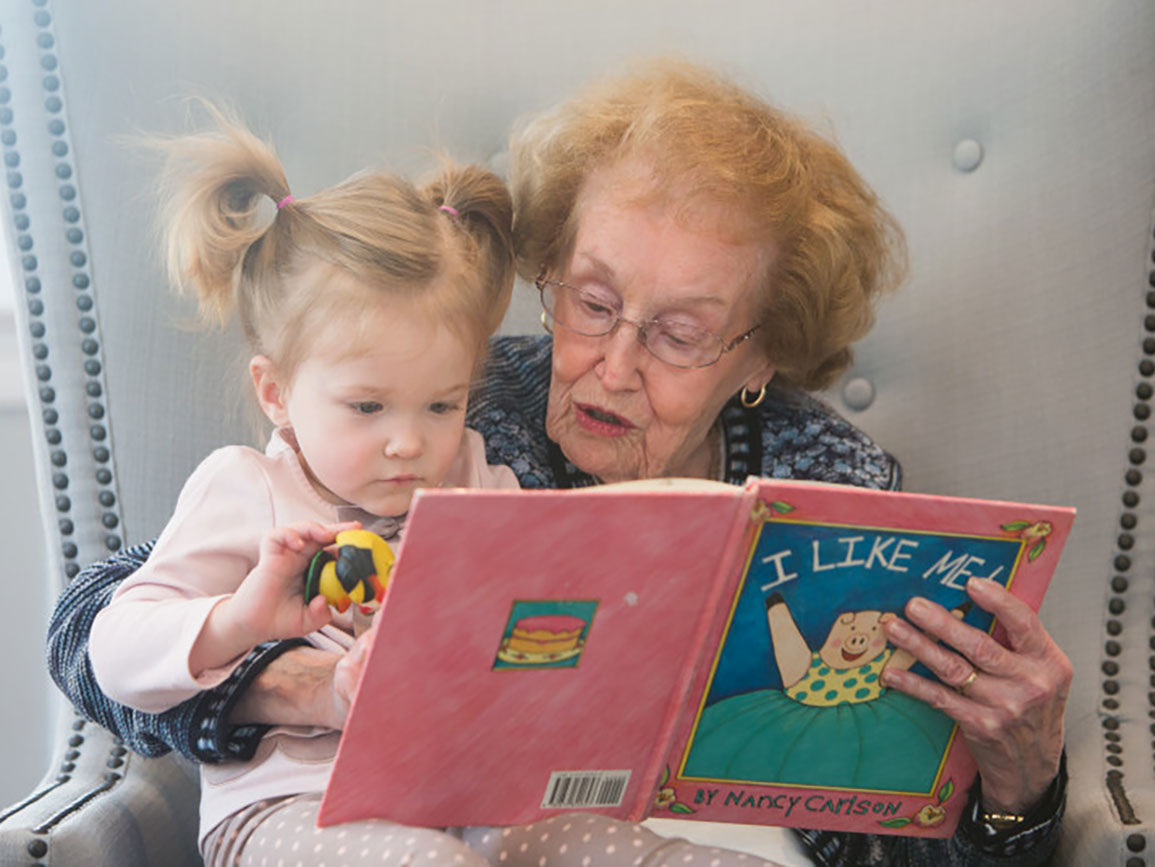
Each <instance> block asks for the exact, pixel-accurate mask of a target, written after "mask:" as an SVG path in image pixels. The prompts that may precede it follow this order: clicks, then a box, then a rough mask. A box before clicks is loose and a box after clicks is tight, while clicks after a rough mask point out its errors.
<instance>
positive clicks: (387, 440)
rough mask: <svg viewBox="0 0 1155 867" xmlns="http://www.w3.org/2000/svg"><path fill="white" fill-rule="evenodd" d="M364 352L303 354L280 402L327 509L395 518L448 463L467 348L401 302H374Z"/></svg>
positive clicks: (457, 429)
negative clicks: (348, 507) (343, 507)
mask: <svg viewBox="0 0 1155 867" xmlns="http://www.w3.org/2000/svg"><path fill="white" fill-rule="evenodd" d="M366 316H372V317H374V318H375V319H376V320H377V321H376V323H375V324H376V328H375V329H373V330H370V331H369V332H368V333H371V334H374V336H375V340H374V343H373V346H372V347H370V348H368V349H367V350H365V351H362V352H358V353H356V354H352V355H349V356H348V357H345V358H332V357H327V356H325V355H314V356H306V358H305V359H304V361H302V363H301V364H300V366H299V367H298V368H297V371H296V374H295V376H294V378H293V381H292V383H291V385H290V387H289V389H288V395H287V398H286V399H285V400H284V407H285V412H286V420H285V421H284V422H278V420H277V419H276V418H274V419H273V421H274V422H276V423H280V424H285V423H287V424H289V425H291V426H292V428H293V431H294V433H295V434H296V439H297V443H298V445H299V446H300V450H301V452H300V454H301V463H302V465H303V466H304V467H305V472H306V474H308V475H309V477H310V480H311V481H312V482H313V485H314V487H316V488H317V490H318V492H319V493H320V494H321V495H322V496H323V497H325V499H327V500H329V501H330V502H333V503H337V504H347V503H351V504H353V505H355V506H359V507H360V508H362V509H364V510H365V511H367V512H371V513H373V514H375V515H402V514H404V513H405V512H407V511H408V510H409V503H410V500H412V498H413V492H414V491H416V490H417V489H418V488H431V487H437V486H438V485H440V484H441V483H442V481H444V479H445V476H446V474H447V473H448V472H449V468H450V465H451V464H452V463H453V460H454V458H455V457H457V454H458V450H459V448H460V445H461V439H462V436H463V432H464V428H465V404H466V399H467V397H468V395H469V384H470V379H471V374H472V372H473V366H474V357H473V350H472V348H470V347H469V346H467V345H466V344H465V343H464V342H463V341H462V340H461V339H460V338H458V337H457V336H456V335H455V334H454V333H453V332H452V331H450V330H449V329H448V328H446V327H445V326H444V325H442V324H441V323H438V322H434V321H432V320H431V319H430V318H429V317H428V316H425V315H419V314H416V313H415V312H414V311H413V310H412V308H411V307H409V306H408V305H406V304H405V303H404V302H402V301H396V302H393V301H390V302H386V303H384V304H382V303H380V302H376V303H375V304H374V311H373V312H372V313H367V314H366Z"/></svg>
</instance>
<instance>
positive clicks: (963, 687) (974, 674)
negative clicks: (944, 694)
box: [955, 668, 979, 695]
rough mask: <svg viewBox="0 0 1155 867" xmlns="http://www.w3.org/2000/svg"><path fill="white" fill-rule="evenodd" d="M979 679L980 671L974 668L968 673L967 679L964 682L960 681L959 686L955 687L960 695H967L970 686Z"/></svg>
mask: <svg viewBox="0 0 1155 867" xmlns="http://www.w3.org/2000/svg"><path fill="white" fill-rule="evenodd" d="M978 679H979V673H978V671H976V670H975V669H973V668H972V669H971V673H970V674H968V675H967V679H966V680H964V681H963V682H962V683H960V684H959V685H958V686H956V687H955V689H956V690H958V692H959V695H966V694H967V688H968V687H970V685H971V684H972V683H974V682H975V681H976V680H978Z"/></svg>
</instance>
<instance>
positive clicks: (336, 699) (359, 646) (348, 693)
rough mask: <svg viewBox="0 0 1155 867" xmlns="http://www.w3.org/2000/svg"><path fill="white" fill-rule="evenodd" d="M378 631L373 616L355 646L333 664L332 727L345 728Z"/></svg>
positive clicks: (375, 619) (354, 643)
mask: <svg viewBox="0 0 1155 867" xmlns="http://www.w3.org/2000/svg"><path fill="white" fill-rule="evenodd" d="M376 631H377V618H376V617H374V618H373V623H372V625H371V626H370V627H369V628H368V629H367V630H365V632H363V633H362V634H361V635H359V636H357V640H356V641H354V642H353V646H352V647H350V648H349V650H348V651H347V652H346V653H345V654H344V655H343V656H342V657H341V658H340V659H338V660H337V664H336V665H335V666H333V712H334V717H333V720H332V721H331V722H330V725H331V726H332V728H339V729H343V728H344V727H345V720H346V719H347V718H348V716H349V707H350V705H352V704H353V696H354V695H356V693H357V684H359V683H360V682H361V674H362V672H363V671H364V670H365V661H366V660H367V659H368V654H369V642H371V641H372V640H373V635H374V634H376Z"/></svg>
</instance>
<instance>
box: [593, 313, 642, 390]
mask: <svg viewBox="0 0 1155 867" xmlns="http://www.w3.org/2000/svg"><path fill="white" fill-rule="evenodd" d="M602 348H603V352H602V358H601V361H600V362H599V363H598V365H597V367H596V368H595V371H596V373H597V375H598V378H599V379H600V380H601V382H602V385H603V386H604V387H605V388H606V389H607V390H609V391H628V390H631V389H636V388H638V387H639V386H640V385H641V370H640V365H641V363H642V357H643V356H644V355H646V354H647V350H646V348H645V346H643V345H642V339H641V332H640V331H639V330H638V326H637V325H634V324H633V323H632V322H630V321H628V320H625V319H623V320H621V321H620V322H618V325H617V327H616V328H615V329H614V330H613V331H611V332H610V333H609V334H607V335H606V336H605V337H603V338H602Z"/></svg>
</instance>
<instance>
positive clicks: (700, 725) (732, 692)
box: [653, 480, 1074, 837]
mask: <svg viewBox="0 0 1155 867" xmlns="http://www.w3.org/2000/svg"><path fill="white" fill-rule="evenodd" d="M747 489H748V490H749V491H753V492H755V493H756V502H755V503H754V504H753V509H754V517H755V518H756V521H755V522H754V523H753V524H750V525H749V531H748V532H747V534H746V536H745V538H744V539H743V540H742V541H741V542H740V543H739V544H740V548H741V551H742V553H741V556H740V557H738V558H736V560H737V562H738V565H737V567H736V568H734V569H733V570H732V572H733V574H732V576H731V580H730V581H729V583H728V586H727V587H726V589H725V592H724V593H723V594H722V599H721V600H720V612H719V616H718V617H717V618H715V620H714V621H713V623H712V624H711V627H710V629H709V635H708V637H707V640H706V642H705V645H704V648H705V649H704V652H703V658H702V660H701V664H700V665H699V666H698V667H697V670H696V672H695V674H694V676H693V679H692V684H691V687H690V691H689V696H688V700H687V702H686V704H685V706H684V712H683V713H682V714H681V716H680V718H679V720H678V722H677V723H676V725H675V730H674V736H673V741H672V744H671V748H670V750H669V752H668V754H667V758H666V760H665V762H664V766H663V767H662V769H661V771H660V773H659V778H658V782H657V790H656V793H655V799H654V809H653V813H654V815H657V816H666V817H679V818H686V819H704V820H713V821H725V822H741V823H748V824H770V825H790V826H797V827H805V828H824V829H832V830H844V831H856V832H865V833H892V834H903V835H913V836H927V837H941V836H949V835H950V834H951V833H953V830H954V827H955V825H956V824H957V822H958V818H959V815H960V813H961V811H962V809H963V807H964V806H965V804H966V799H967V791H968V789H969V787H970V784H971V782H972V780H973V779H974V775H975V764H974V761H973V759H972V758H971V756H970V754H969V753H968V751H967V749H966V746H965V743H964V742H963V739H962V737H961V736H960V735H959V733H958V730H957V727H956V726H955V725H954V724H953V722H952V721H951V720H950V719H949V718H948V717H946V716H945V715H943V714H941V713H940V712H938V711H936V710H934V709H932V708H930V707H929V706H927V705H925V704H922V703H921V702H918V701H916V700H914V699H911V698H909V697H907V696H906V695H904V694H902V693H899V692H897V691H896V690H886V689H885V688H883V687H881V685H880V683H879V682H878V675H879V673H880V672H881V671H882V669H883V668H884V667H885V666H886V665H888V664H903V659H902V654H899V653H896V652H895V649H894V648H893V646H890V645H888V644H887V643H886V639H885V637H884V636H883V635H882V633H881V630H880V621H881V620H882V619H883V618H884V617H886V616H887V614H888V612H895V613H899V612H901V611H902V609H903V606H904V604H905V603H906V601H907V600H908V599H909V598H910V597H912V596H914V595H921V596H924V597H927V598H930V599H932V600H934V601H936V602H939V603H940V604H942V605H943V606H944V607H946V608H947V609H950V610H952V611H954V612H955V613H956V616H959V617H961V618H962V619H963V620H965V622H967V623H969V624H971V625H974V626H976V627H978V628H980V629H983V630H988V631H991V632H993V634H994V637H995V638H996V639H998V640H1002V641H1004V643H1005V635H1002V634H1001V629H1000V627H999V626H998V625H997V624H994V623H992V617H991V615H989V614H987V613H986V612H984V611H982V610H981V609H979V608H978V607H977V606H968V605H967V602H968V599H969V597H967V595H966V592H965V590H964V585H965V582H966V579H967V577H968V576H971V575H975V576H979V577H984V578H991V579H992V580H994V581H997V582H998V583H1000V584H1002V585H1004V586H1006V587H1008V588H1009V589H1010V591H1011V592H1012V593H1014V594H1015V595H1016V596H1019V597H1020V598H1022V599H1024V600H1025V601H1026V602H1027V603H1028V604H1030V606H1031V607H1032V608H1033V609H1035V610H1038V607H1039V604H1040V603H1041V602H1042V598H1043V593H1044V592H1045V590H1046V588H1047V584H1048V583H1049V581H1050V578H1051V575H1052V573H1053V571H1054V568H1055V565H1056V563H1057V561H1058V559H1059V554H1060V552H1061V550H1062V547H1063V544H1064V542H1065V541H1066V539H1067V535H1068V533H1069V532H1070V528H1071V523H1072V521H1073V520H1074V510H1073V509H1069V508H1059V507H1046V506H1037V505H1025V504H1018V503H1006V502H994V501H982V500H973V499H961V498H950V497H939V496H929V495H922V494H902V493H894V492H879V491H869V490H863V489H859V488H847V487H840V486H834V485H822V484H814V483H805V482H779V481H771V480H752V481H751V482H750V483H749V484H748V486H747ZM913 670H915V671H917V672H919V673H923V674H929V672H927V670H926V669H925V668H923V667H922V666H920V665H917V664H916V665H915V666H914V669H913Z"/></svg>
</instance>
